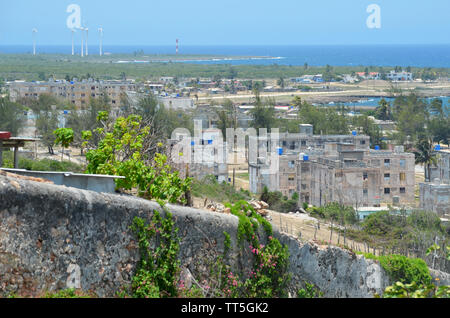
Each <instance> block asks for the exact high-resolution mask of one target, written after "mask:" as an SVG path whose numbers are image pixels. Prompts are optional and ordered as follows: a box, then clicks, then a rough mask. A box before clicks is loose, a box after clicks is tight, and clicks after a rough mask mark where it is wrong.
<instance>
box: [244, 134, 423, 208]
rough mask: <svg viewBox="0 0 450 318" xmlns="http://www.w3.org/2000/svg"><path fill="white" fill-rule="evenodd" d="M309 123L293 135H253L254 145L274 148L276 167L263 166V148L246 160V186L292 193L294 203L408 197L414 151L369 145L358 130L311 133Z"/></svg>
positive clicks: (370, 202) (369, 202)
mask: <svg viewBox="0 0 450 318" xmlns="http://www.w3.org/2000/svg"><path fill="white" fill-rule="evenodd" d="M312 131H313V127H312V126H311V125H301V126H300V133H299V134H288V133H286V134H280V138H279V141H278V142H275V143H274V141H272V140H271V139H270V135H268V136H267V137H263V138H261V137H260V138H259V139H258V149H263V150H266V149H267V150H268V151H273V150H274V149H275V148H274V147H276V148H277V149H281V150H280V151H279V168H278V170H277V171H276V172H275V173H271V172H270V171H269V169H268V167H269V166H270V162H269V160H268V158H266V157H264V153H265V152H264V151H261V156H260V157H259V158H258V162H257V163H250V164H249V178H250V191H251V192H253V193H259V192H261V191H262V189H263V188H264V186H267V187H268V189H269V190H270V191H281V192H282V193H283V195H286V196H288V197H290V196H292V194H293V193H294V192H297V193H298V194H299V196H300V199H299V200H300V202H299V203H303V202H306V203H308V204H313V205H316V206H322V205H326V204H327V203H330V202H341V203H343V204H346V205H351V206H355V207H368V206H380V205H381V204H382V203H388V204H393V205H403V204H408V203H411V202H414V186H415V174H414V167H415V164H414V155H413V154H411V153H405V152H404V149H403V147H401V146H400V147H396V148H395V149H394V151H383V150H370V149H369V141H370V140H369V139H370V138H369V137H368V136H358V135H353V134H352V135H323V136H321V135H312Z"/></svg>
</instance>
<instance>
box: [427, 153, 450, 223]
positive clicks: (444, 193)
mask: <svg viewBox="0 0 450 318" xmlns="http://www.w3.org/2000/svg"><path fill="white" fill-rule="evenodd" d="M436 155H437V158H438V160H437V165H436V166H432V168H431V171H430V179H431V182H424V183H420V184H419V187H420V207H421V208H422V209H424V210H427V211H432V212H435V213H437V214H438V215H439V216H443V217H445V218H450V149H445V150H444V149H443V150H440V151H437V152H436Z"/></svg>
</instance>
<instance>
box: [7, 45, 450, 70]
mask: <svg viewBox="0 0 450 318" xmlns="http://www.w3.org/2000/svg"><path fill="white" fill-rule="evenodd" d="M71 50H72V49H71V46H70V45H67V46H39V45H38V46H37V53H38V54H42V53H62V54H70V53H71ZM76 50H77V52H78V51H79V50H80V48H79V44H78V46H76ZM103 50H104V52H108V53H111V54H133V53H134V52H137V51H141V50H142V51H143V52H144V54H148V55H154V54H160V55H167V54H175V46H167V45H166V46H139V45H132V46H119V45H115V46H114V45H104V47H103ZM31 51H32V47H31V45H30V46H25V45H21V46H1V45H0V58H1V53H30V54H31ZM98 52H99V47H98V45H90V46H89V53H90V54H91V55H93V54H98ZM180 54H182V55H211V56H227V58H218V59H215V60H202V61H193V60H189V58H187V59H186V60H185V61H182V63H198V64H231V65H273V64H278V65H304V64H305V63H308V65H310V66H323V65H327V64H329V65H333V66H359V65H364V66H369V65H373V66H383V67H393V66H403V67H406V66H412V67H443V68H450V45H308V46H306V45H305V46H298V45H296V46H287V45H284V46H281V45H265V46H263V45H260V46H258V45H248V46H244V45H234V46H232V45H227V46H195V45H186V46H184V45H180ZM242 56H252V57H266V58H257V59H255V58H246V59H241V58H237V57H242ZM233 57H235V58H233Z"/></svg>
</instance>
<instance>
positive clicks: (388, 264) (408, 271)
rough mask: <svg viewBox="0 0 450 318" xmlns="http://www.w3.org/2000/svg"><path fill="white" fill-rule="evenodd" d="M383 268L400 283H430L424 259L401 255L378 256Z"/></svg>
mask: <svg viewBox="0 0 450 318" xmlns="http://www.w3.org/2000/svg"><path fill="white" fill-rule="evenodd" d="M378 260H379V261H380V265H381V266H382V267H383V269H384V270H385V271H386V272H387V273H388V275H389V276H390V277H391V279H392V280H393V281H396V282H397V281H398V282H402V283H406V284H409V283H413V282H414V283H416V284H430V283H431V276H430V272H429V270H428V266H427V264H426V263H425V261H424V260H422V259H419V258H408V257H406V256H403V255H388V256H379V257H378Z"/></svg>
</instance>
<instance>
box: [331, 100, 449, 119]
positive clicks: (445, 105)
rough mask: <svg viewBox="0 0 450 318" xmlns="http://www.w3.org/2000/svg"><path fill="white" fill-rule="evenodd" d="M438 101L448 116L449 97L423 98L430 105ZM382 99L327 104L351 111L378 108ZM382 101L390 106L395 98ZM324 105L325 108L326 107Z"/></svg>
mask: <svg viewBox="0 0 450 318" xmlns="http://www.w3.org/2000/svg"><path fill="white" fill-rule="evenodd" d="M436 98H437V99H440V100H442V106H443V108H444V112H445V113H446V114H447V115H450V97H448V96H436V97H426V98H424V99H425V101H426V102H427V103H431V102H432V101H433V99H436ZM382 99H383V98H382V97H370V98H365V99H361V100H359V101H357V102H346V103H331V104H327V105H328V106H336V105H337V104H339V105H341V106H346V107H349V108H350V110H352V107H354V106H356V107H375V106H378V105H379V103H380V100H382ZM384 99H385V100H386V101H387V102H388V103H389V104H390V105H391V106H392V105H393V102H394V100H395V98H391V97H384ZM327 105H325V106H327Z"/></svg>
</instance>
